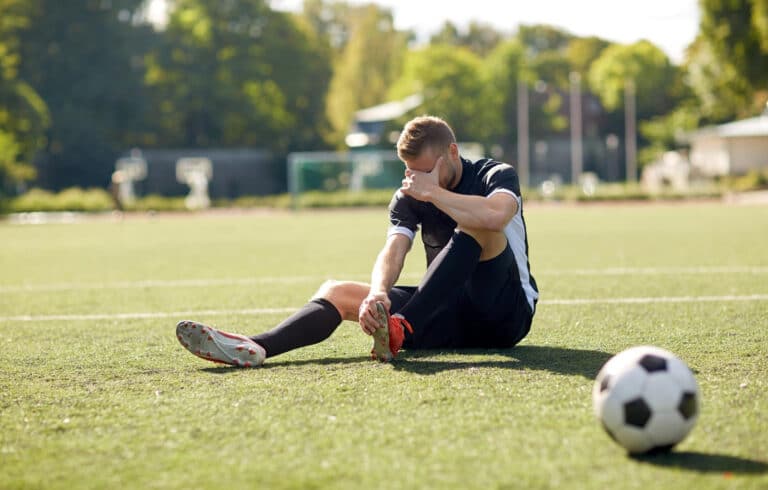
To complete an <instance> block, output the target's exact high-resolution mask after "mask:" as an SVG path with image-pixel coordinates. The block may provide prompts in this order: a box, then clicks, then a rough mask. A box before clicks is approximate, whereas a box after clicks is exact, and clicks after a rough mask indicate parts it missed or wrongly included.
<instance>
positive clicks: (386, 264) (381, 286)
mask: <svg viewBox="0 0 768 490" xmlns="http://www.w3.org/2000/svg"><path fill="white" fill-rule="evenodd" d="M404 240H405V241H407V244H406V242H405V241H404ZM409 247H410V240H409V239H408V238H407V237H391V238H390V239H389V241H388V242H387V245H386V246H385V247H384V249H382V251H381V252H380V253H379V255H378V257H376V262H375V263H374V265H373V270H372V272H371V292H381V293H389V291H390V289H392V286H394V285H395V282H397V279H398V278H399V277H400V272H402V270H403V265H404V264H405V255H406V253H407V252H408V248H409Z"/></svg>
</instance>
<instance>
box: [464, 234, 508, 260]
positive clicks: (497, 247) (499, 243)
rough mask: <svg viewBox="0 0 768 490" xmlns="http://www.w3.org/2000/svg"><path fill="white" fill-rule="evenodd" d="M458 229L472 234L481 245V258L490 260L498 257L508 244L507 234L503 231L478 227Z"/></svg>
mask: <svg viewBox="0 0 768 490" xmlns="http://www.w3.org/2000/svg"><path fill="white" fill-rule="evenodd" d="M457 230H458V231H460V232H463V233H466V234H467V235H469V236H471V237H472V238H474V239H475V241H476V242H477V243H478V244H479V245H480V248H481V249H482V252H481V253H480V260H489V259H492V258H494V257H496V256H497V255H499V254H500V253H501V252H503V251H504V248H505V247H506V246H507V236H506V235H505V234H504V232H501V231H491V230H481V229H477V228H457Z"/></svg>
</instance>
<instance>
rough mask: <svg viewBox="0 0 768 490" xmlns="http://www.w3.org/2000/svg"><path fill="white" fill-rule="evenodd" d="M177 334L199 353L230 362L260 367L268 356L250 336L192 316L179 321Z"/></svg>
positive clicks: (232, 364) (188, 346)
mask: <svg viewBox="0 0 768 490" xmlns="http://www.w3.org/2000/svg"><path fill="white" fill-rule="evenodd" d="M176 338H177V339H179V342H180V343H181V345H183V346H184V348H185V349H187V350H188V351H189V352H191V353H192V354H194V355H196V356H197V357H200V358H202V359H205V360H207V361H213V362H219V363H222V364H229V365H230V366H237V367H257V366H261V365H262V364H263V363H264V359H265V358H266V357H267V352H266V351H265V350H264V348H263V347H262V346H260V345H259V344H257V343H256V342H254V341H253V340H251V339H249V338H248V337H245V336H243V335H238V334H234V333H228V332H222V331H221V330H216V329H215V328H213V327H209V326H207V325H203V324H202V323H198V322H193V321H189V320H183V321H180V322H179V323H178V324H176Z"/></svg>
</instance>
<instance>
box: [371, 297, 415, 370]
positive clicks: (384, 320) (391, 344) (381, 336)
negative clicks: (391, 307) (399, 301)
mask: <svg viewBox="0 0 768 490" xmlns="http://www.w3.org/2000/svg"><path fill="white" fill-rule="evenodd" d="M376 313H377V314H376V319H377V320H378V322H379V327H378V328H377V329H376V331H374V332H373V349H372V350H371V357H373V358H374V359H378V360H379V361H381V362H389V361H391V360H392V359H394V357H395V356H396V355H397V353H398V352H399V351H400V348H401V347H402V346H403V340H404V339H405V330H404V329H405V328H407V329H408V331H409V332H411V333H413V328H411V324H410V323H408V320H406V319H405V318H403V317H402V316H397V315H395V316H389V315H388V314H387V310H386V308H384V304H383V303H381V302H378V303H376Z"/></svg>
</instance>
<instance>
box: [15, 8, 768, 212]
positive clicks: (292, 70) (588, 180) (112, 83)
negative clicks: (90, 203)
mask: <svg viewBox="0 0 768 490" xmlns="http://www.w3.org/2000/svg"><path fill="white" fill-rule="evenodd" d="M443 3H445V2H440V3H437V2H420V3H419V2H399V1H384V0H382V1H380V2H379V3H373V2H369V3H365V2H358V1H348V2H343V1H339V2H334V1H329V0H305V1H303V2H301V1H272V2H270V1H267V0H71V1H67V2H62V1H61V0H0V200H2V202H4V203H6V209H8V204H7V203H9V202H20V201H19V199H21V198H23V197H24V196H30V195H37V196H38V197H41V196H51V195H54V194H56V193H60V192H61V191H66V192H70V194H72V192H80V191H79V190H82V194H83V195H85V194H86V193H87V192H91V193H96V194H95V195H97V196H100V197H98V199H101V200H102V201H103V200H104V199H109V198H104V197H103V196H104V195H106V196H111V199H112V200H111V201H109V202H107V203H106V204H102V205H101V206H103V207H110V206H116V207H121V206H124V205H130V204H131V203H132V202H134V201H136V200H140V199H146V198H150V197H154V198H155V199H156V200H161V199H162V198H166V197H168V198H173V197H183V196H187V197H190V196H192V195H193V194H195V192H197V197H198V198H199V199H198V201H195V202H192V203H190V202H189V201H188V200H187V202H186V206H185V207H206V206H208V205H210V202H205V199H207V198H208V197H210V199H211V200H212V201H211V202H213V203H214V204H216V203H217V202H219V203H221V202H223V203H228V204H232V203H233V202H238V201H236V200H237V199H241V201H239V202H241V203H242V202H244V201H242V199H244V198H247V197H252V198H254V199H257V198H259V197H260V196H279V195H286V194H287V193H289V191H290V192H292V193H293V194H296V193H300V192H304V191H307V190H313V189H316V190H321V191H338V190H341V189H346V190H352V191H359V190H361V189H367V188H376V187H387V186H390V188H391V186H392V185H396V182H398V181H399V175H400V172H401V167H398V166H397V165H401V164H398V162H397V161H396V158H395V157H394V153H393V152H392V148H393V143H394V141H395V140H396V138H397V135H398V130H399V129H400V128H401V127H402V124H403V123H404V122H405V121H406V120H408V119H410V118H411V117H413V116H415V115H420V114H427V113H428V114H434V115H438V116H441V117H444V118H446V119H447V120H448V121H449V122H450V123H451V124H452V126H453V127H454V129H455V131H456V134H457V137H458V139H459V140H460V141H461V142H462V151H463V153H464V154H465V155H466V156H472V157H474V156H482V155H485V156H490V157H494V158H497V159H499V160H502V161H506V162H509V163H511V164H513V165H515V166H516V167H517V169H518V172H519V173H520V176H521V183H522V184H523V186H524V187H525V188H526V189H538V190H540V191H542V192H544V194H546V193H547V192H548V191H551V192H554V191H555V189H557V188H558V187H560V186H565V185H572V186H578V189H579V192H580V193H581V194H587V195H589V194H590V193H591V194H594V193H595V189H597V188H600V186H601V185H602V184H609V183H623V182H629V183H635V182H636V183H637V186H638V187H637V189H642V192H646V193H647V192H654V191H655V192H659V191H660V190H663V189H670V188H671V189H673V190H675V191H676V192H683V193H684V192H691V190H692V189H695V188H697V187H696V186H697V185H700V186H703V185H705V184H706V185H710V186H711V185H712V183H713V182H714V183H718V182H731V183H733V182H734V180H733V179H741V180H739V181H738V182H740V184H739V185H741V186H742V187H744V188H745V189H746V188H750V189H751V188H760V187H764V186H765V185H766V184H768V177H767V176H766V169H768V112H767V110H766V102H767V101H768V0H727V1H726V0H699V1H696V0H670V1H665V2H661V1H652V2H637V3H632V4H631V5H630V4H626V3H625V2H615V1H599V0H590V1H584V2H566V1H554V0H542V1H539V2H535V3H536V5H534V6H520V5H517V3H511V2H510V3H509V5H507V4H504V3H499V2H486V1H482V0H479V1H475V2H471V3H469V4H463V3H462V4H461V7H460V8H459V7H458V4H457V5H454V6H451V5H442V4H443ZM416 4H418V5H416ZM729 179H730V180H729ZM745 179H746V180H745ZM393 182H394V183H395V184H393ZM73 188H75V189H78V191H72V189H73ZM710 188H711V187H707V189H710ZM86 189H90V190H88V191H87V192H86V191H85V190H86ZM638 192H641V191H640V190H638ZM86 197H87V196H86ZM75 198H76V199H75V200H77V198H81V199H85V197H83V196H82V195H81V196H79V197H78V196H75ZM383 199H384V200H388V197H385V198H383ZM14 200H15V201H14ZM121 201H122V202H121ZM100 202H101V201H100ZM158 202H159V201H158ZM255 202H258V201H255ZM110 203H111V204H110ZM21 207H22V208H23V206H21ZM71 207H75V208H77V206H76V205H73V206H71ZM81 207H84V206H81ZM86 207H87V206H86ZM17 210H18V209H17Z"/></svg>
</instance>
